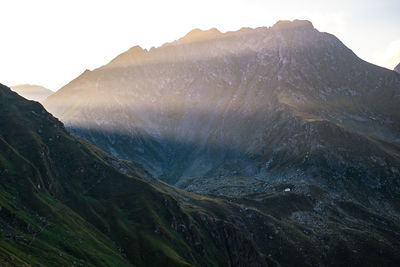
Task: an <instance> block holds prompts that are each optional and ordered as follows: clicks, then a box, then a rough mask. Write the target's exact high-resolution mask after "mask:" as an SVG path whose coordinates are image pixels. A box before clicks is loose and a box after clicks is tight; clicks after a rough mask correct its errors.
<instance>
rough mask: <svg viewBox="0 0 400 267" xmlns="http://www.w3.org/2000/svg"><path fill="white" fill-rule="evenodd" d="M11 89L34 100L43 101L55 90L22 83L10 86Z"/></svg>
mask: <svg viewBox="0 0 400 267" xmlns="http://www.w3.org/2000/svg"><path fill="white" fill-rule="evenodd" d="M10 88H11V90H13V91H14V92H17V93H18V94H19V95H20V96H23V97H25V98H26V99H29V100H33V101H38V102H40V101H42V100H44V99H46V97H48V96H49V95H51V94H53V93H54V92H53V91H51V90H49V89H47V88H44V87H43V86H39V85H32V84H20V85H15V86H11V87H10Z"/></svg>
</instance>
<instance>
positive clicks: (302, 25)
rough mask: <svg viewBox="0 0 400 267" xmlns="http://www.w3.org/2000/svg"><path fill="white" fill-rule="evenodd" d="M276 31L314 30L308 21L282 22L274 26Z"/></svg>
mask: <svg viewBox="0 0 400 267" xmlns="http://www.w3.org/2000/svg"><path fill="white" fill-rule="evenodd" d="M273 28H274V29H278V30H287V29H290V30H300V29H303V30H314V26H313V24H312V23H311V22H310V21H308V20H297V19H296V20H293V21H290V20H280V21H278V22H277V23H275V24H274V26H273Z"/></svg>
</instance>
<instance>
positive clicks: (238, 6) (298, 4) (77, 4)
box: [0, 0, 400, 91]
mask: <svg viewBox="0 0 400 267" xmlns="http://www.w3.org/2000/svg"><path fill="white" fill-rule="evenodd" d="M0 10H1V15H0V38H1V39H0V83H3V84H5V85H8V86H12V85H16V84H24V83H30V84H38V85H42V86H45V87H47V88H49V89H51V90H53V91H56V90H58V89H59V88H61V87H62V86H63V85H65V84H67V83H68V82H70V81H71V80H73V79H74V78H76V77H77V76H78V75H80V74H81V73H82V72H83V71H84V70H85V69H90V70H92V69H95V68H98V67H100V66H102V65H105V64H107V63H108V62H109V61H110V60H111V59H113V58H114V57H116V56H117V55H118V54H120V53H122V52H124V51H125V50H127V49H129V48H130V47H132V46H135V45H140V46H141V47H143V48H147V49H150V48H151V47H153V46H154V47H157V46H160V45H162V44H163V43H165V42H171V41H173V40H176V39H178V38H180V37H182V36H184V35H185V34H186V33H187V32H189V31H190V30H192V29H194V28H200V29H203V30H206V29H210V28H213V27H216V28H218V29H219V30H220V31H222V32H225V31H233V30H238V29H240V28H242V27H252V28H254V27H260V26H272V25H273V24H274V23H275V22H277V21H278V20H293V19H307V20H310V21H311V22H312V23H313V24H314V27H315V28H317V29H318V30H319V31H323V32H329V33H332V34H334V35H336V36H337V37H338V38H339V39H340V40H341V41H342V42H343V43H344V44H345V45H347V46H348V47H349V48H350V49H352V50H353V51H354V52H355V53H356V54H357V55H358V56H359V57H361V58H362V59H364V60H366V61H368V62H371V63H374V64H376V65H380V66H383V67H386V68H389V69H393V68H394V67H395V66H396V65H397V64H398V63H399V62H400V0H363V1H362V0H336V1H322V0H319V1H317V0H307V1H306V0H304V1H301V0H297V1H290V0H274V1H269V0H202V1H192V0H168V1H165V0H146V1H134V0H130V1H128V0H109V1H103V0H35V1H32V0H1V1H0Z"/></svg>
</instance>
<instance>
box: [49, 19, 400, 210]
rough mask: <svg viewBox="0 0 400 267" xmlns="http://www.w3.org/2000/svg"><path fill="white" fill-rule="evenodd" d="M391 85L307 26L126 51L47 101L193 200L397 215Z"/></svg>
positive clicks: (397, 119) (398, 120)
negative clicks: (307, 188)
mask: <svg viewBox="0 0 400 267" xmlns="http://www.w3.org/2000/svg"><path fill="white" fill-rule="evenodd" d="M399 104H400V77H399V75H397V74H396V73H394V72H392V71H388V70H386V69H383V68H379V67H377V66H374V65H372V64H369V63H367V62H365V61H363V60H361V59H359V58H358V57H357V56H356V55H355V54H354V53H353V52H352V51H351V50H350V49H348V48H347V47H346V46H345V45H343V43H341V42H340V41H339V40H338V39H337V38H336V37H334V36H332V35H330V34H328V33H321V32H318V31H317V30H316V29H315V28H314V27H313V26H312V24H311V23H310V22H308V21H293V22H288V21H281V22H278V23H277V24H275V25H274V26H273V27H271V28H257V29H241V30H240V31H237V32H228V33H224V34H223V33H220V32H218V31H217V30H215V29H214V30H210V31H204V32H203V31H200V30H195V31H192V32H191V33H189V34H188V35H186V36H185V37H183V38H181V39H180V40H177V41H175V42H172V43H168V44H165V45H163V46H162V47H159V48H153V49H151V50H150V51H147V50H143V49H141V48H140V47H133V48H132V49H130V50H129V51H127V52H125V53H123V54H121V55H119V56H118V57H116V58H115V59H114V60H112V61H111V62H110V63H109V64H107V65H105V66H103V67H101V68H99V69H96V70H94V71H85V72H84V73H83V74H82V75H81V76H79V77H78V78H77V79H75V80H73V81H72V82H70V83H69V84H68V85H66V86H65V87H63V88H61V89H60V90H59V91H58V92H57V93H55V94H54V95H52V96H50V97H49V98H48V99H47V100H46V101H44V106H45V107H46V108H47V109H48V110H50V111H51V112H52V113H54V114H55V116H57V117H58V118H60V119H61V120H62V121H63V122H65V124H66V126H67V127H68V128H69V129H71V130H72V131H73V132H75V133H76V134H78V135H80V136H82V137H84V138H86V139H88V140H90V141H91V142H93V143H95V144H97V145H98V146H100V147H101V148H103V149H104V150H106V151H108V152H110V153H112V154H113V155H115V156H117V157H119V158H122V159H130V160H134V161H136V162H139V163H140V164H142V165H143V166H144V167H145V168H146V170H147V171H148V172H150V173H151V174H152V175H153V176H155V177H158V178H160V179H162V180H164V181H166V182H168V183H170V184H173V185H176V186H179V187H181V188H183V189H187V190H190V191H194V192H201V193H213V194H219V195H225V196H226V195H237V196H241V195H247V194H252V193H255V192H259V193H261V192H264V191H265V190H267V189H268V188H271V187H274V186H278V185H280V184H285V183H287V184H293V185H296V186H298V188H301V187H302V185H304V184H313V185H318V186H319V187H321V188H323V189H324V190H327V191H328V192H330V194H332V196H335V197H337V198H338V199H351V200H354V201H358V202H359V203H362V204H363V205H366V206H368V207H371V208H374V209H375V210H377V211H381V212H383V213H387V214H391V215H393V216H398V214H399V207H400V205H399V201H398V200H397V199H399V195H398V192H399V189H400V186H399V183H400V170H399V167H398V166H400V136H399V132H400V112H399V110H398V106H399Z"/></svg>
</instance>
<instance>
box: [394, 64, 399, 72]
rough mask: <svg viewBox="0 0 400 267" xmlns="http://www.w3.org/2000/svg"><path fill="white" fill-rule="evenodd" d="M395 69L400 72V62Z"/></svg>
mask: <svg viewBox="0 0 400 267" xmlns="http://www.w3.org/2000/svg"><path fill="white" fill-rule="evenodd" d="M394 71H396V72H398V73H400V63H399V65H397V66H396V67H395V68H394Z"/></svg>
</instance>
